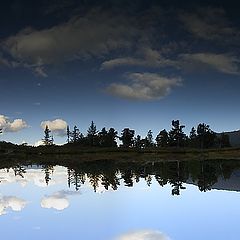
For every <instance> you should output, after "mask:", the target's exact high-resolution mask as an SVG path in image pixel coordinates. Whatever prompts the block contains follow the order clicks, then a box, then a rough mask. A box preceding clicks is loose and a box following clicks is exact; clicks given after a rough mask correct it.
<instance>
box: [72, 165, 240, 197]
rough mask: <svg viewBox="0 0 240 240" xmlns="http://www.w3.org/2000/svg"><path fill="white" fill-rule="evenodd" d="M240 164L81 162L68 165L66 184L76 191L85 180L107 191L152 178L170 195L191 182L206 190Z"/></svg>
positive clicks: (130, 185) (148, 181) (229, 174)
mask: <svg viewBox="0 0 240 240" xmlns="http://www.w3.org/2000/svg"><path fill="white" fill-rule="evenodd" d="M237 169H240V163H238V162H234V161H188V162H187V161H186V162H185V161H172V162H157V163H156V162H155V163H136V162H135V163H116V162H114V161H105V162H91V163H82V164H78V165H76V166H71V168H68V179H69V182H68V184H69V186H74V187H75V189H76V190H78V189H79V188H80V186H81V184H84V183H85V181H86V180H87V179H88V181H89V183H90V184H91V186H92V187H93V189H94V191H97V189H98V188H99V187H100V185H102V186H103V187H104V188H105V189H106V190H108V189H109V188H112V189H113V190H117V189H118V187H119V186H120V183H122V184H124V185H125V186H127V187H133V186H134V184H135V183H138V182H139V181H140V179H143V180H144V181H145V182H146V184H147V185H148V186H150V185H151V183H152V180H153V179H155V180H156V182H157V183H158V184H159V185H160V186H161V187H164V186H165V185H167V184H169V185H170V186H171V187H172V195H179V194H180V192H181V190H183V189H185V187H184V183H193V184H195V185H197V186H198V188H199V190H200V191H204V192H205V191H209V190H211V189H212V186H213V185H214V184H215V183H217V181H218V178H219V177H223V178H224V179H229V178H230V177H231V174H232V173H233V171H234V170H237Z"/></svg>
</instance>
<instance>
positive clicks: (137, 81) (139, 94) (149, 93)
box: [107, 73, 182, 100]
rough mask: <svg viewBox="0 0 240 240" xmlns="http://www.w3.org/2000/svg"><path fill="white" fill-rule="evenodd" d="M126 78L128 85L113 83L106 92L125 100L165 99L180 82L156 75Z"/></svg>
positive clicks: (148, 74)
mask: <svg viewBox="0 0 240 240" xmlns="http://www.w3.org/2000/svg"><path fill="white" fill-rule="evenodd" d="M127 78H128V80H130V83H126V84H121V83H113V84H111V85H110V86H108V88H107V92H109V93H110V94H112V95H115V96H119V97H122V98H127V99H137V100H155V99H161V98H163V97H165V96H166V95H168V94H169V93H170V91H171V89H172V88H173V87H176V86H180V85H181V82H182V80H181V78H168V77H163V76H161V75H159V74H156V73H131V74H128V75H127Z"/></svg>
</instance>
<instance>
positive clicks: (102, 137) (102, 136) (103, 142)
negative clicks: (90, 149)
mask: <svg viewBox="0 0 240 240" xmlns="http://www.w3.org/2000/svg"><path fill="white" fill-rule="evenodd" d="M107 137H108V132H107V130H106V128H105V127H104V128H103V129H102V130H101V131H100V132H99V133H98V138H99V146H100V147H108V139H107Z"/></svg>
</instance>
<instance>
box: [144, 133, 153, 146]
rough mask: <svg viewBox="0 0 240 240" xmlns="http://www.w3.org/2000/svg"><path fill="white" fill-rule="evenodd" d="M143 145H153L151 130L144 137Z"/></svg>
mask: <svg viewBox="0 0 240 240" xmlns="http://www.w3.org/2000/svg"><path fill="white" fill-rule="evenodd" d="M144 140H145V141H144V147H145V148H149V147H153V146H154V142H153V134H152V130H149V131H148V133H147V136H146V138H145V139H144Z"/></svg>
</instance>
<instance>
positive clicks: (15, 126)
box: [0, 115, 28, 132]
mask: <svg viewBox="0 0 240 240" xmlns="http://www.w3.org/2000/svg"><path fill="white" fill-rule="evenodd" d="M27 127H28V125H27V123H26V122H25V121H24V120H23V119H14V120H13V121H11V120H10V119H9V118H8V117H7V116H4V115H0V129H2V130H3V132H18V131H20V130H22V129H24V128H27Z"/></svg>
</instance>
